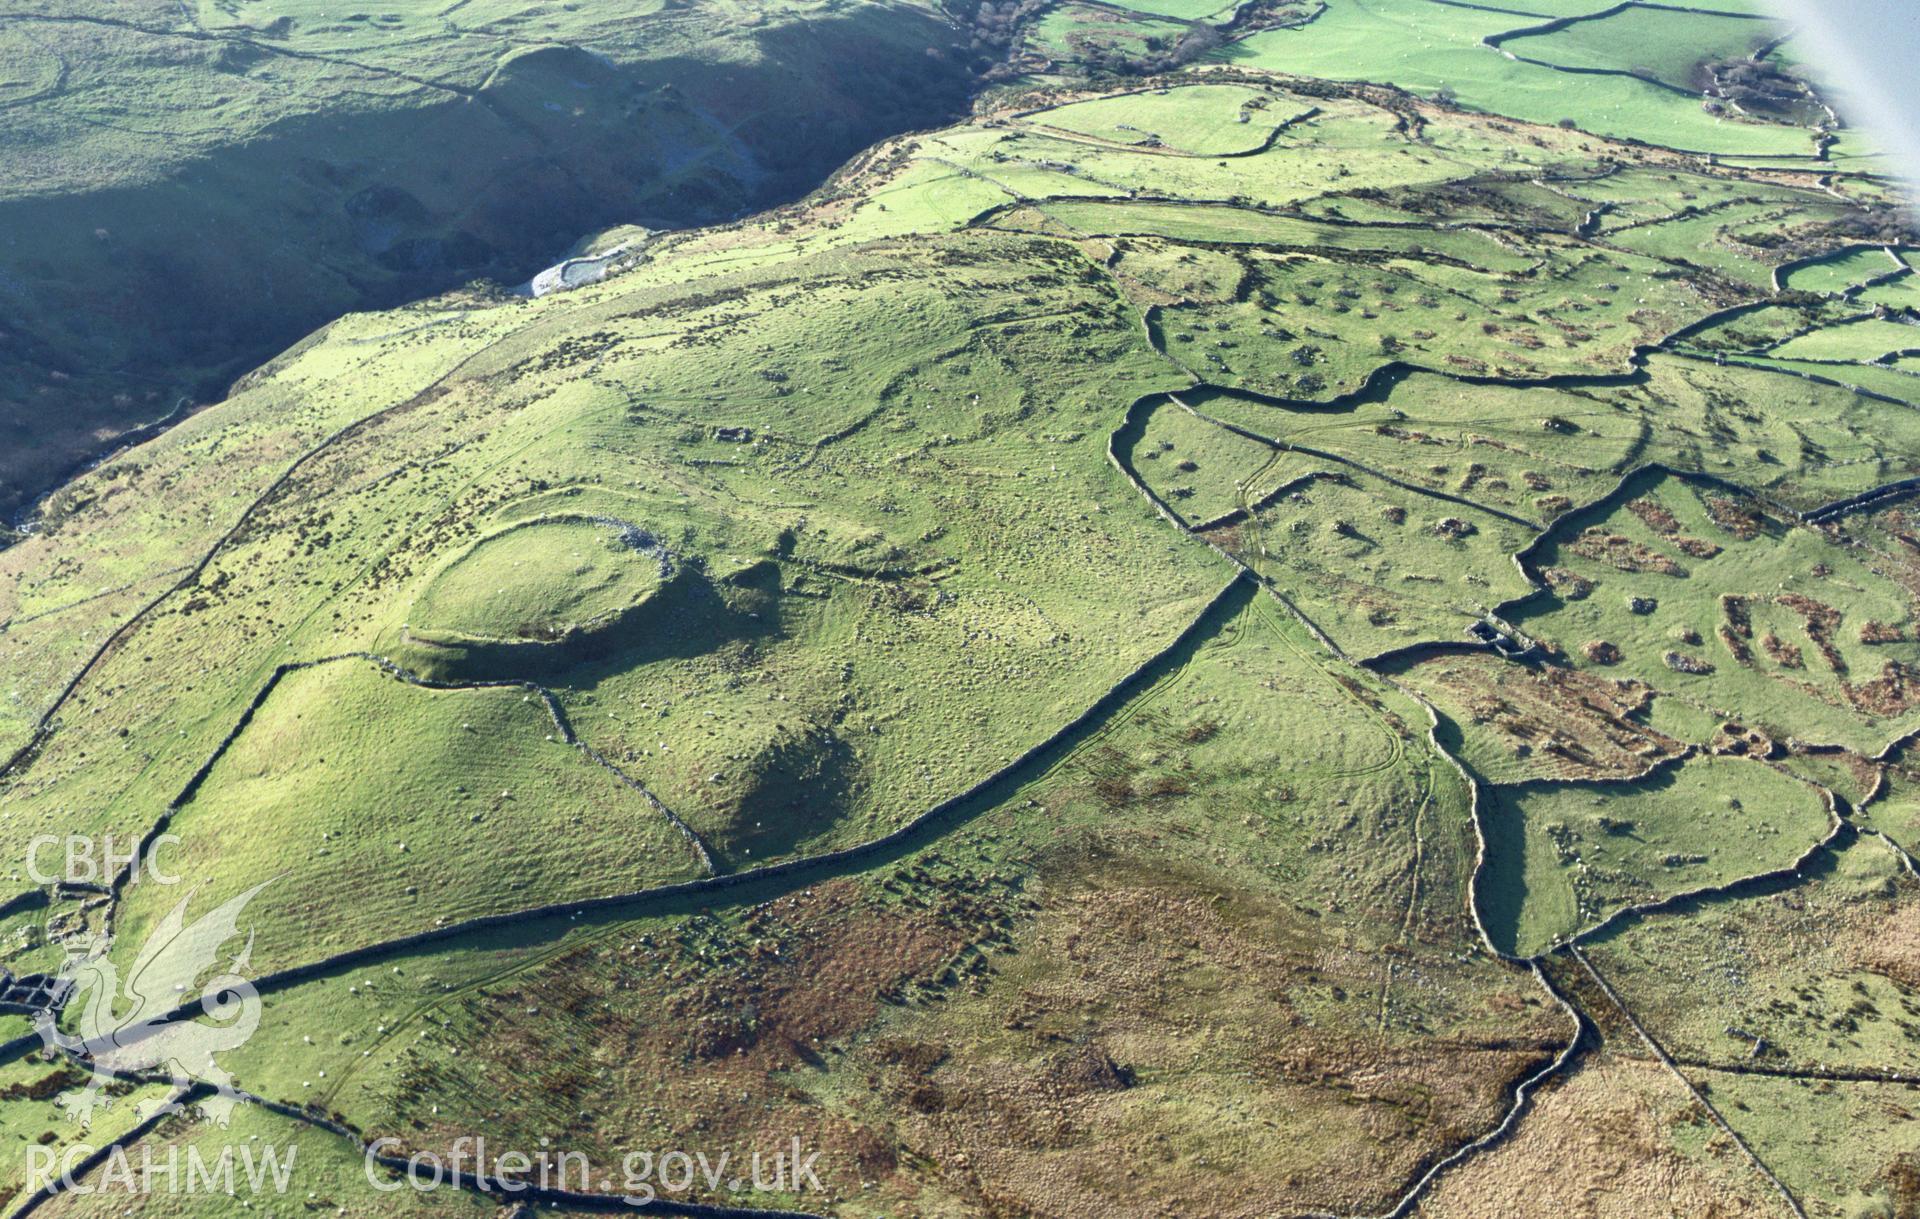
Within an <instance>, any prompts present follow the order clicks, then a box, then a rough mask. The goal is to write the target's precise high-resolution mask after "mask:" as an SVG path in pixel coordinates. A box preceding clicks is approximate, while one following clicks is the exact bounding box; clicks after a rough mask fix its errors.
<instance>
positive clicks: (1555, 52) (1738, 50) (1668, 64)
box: [1501, 7, 1778, 91]
mask: <svg viewBox="0 0 1920 1219" xmlns="http://www.w3.org/2000/svg"><path fill="white" fill-rule="evenodd" d="M1777 37H1778V34H1777V32H1776V30H1775V27H1774V25H1773V23H1772V22H1770V21H1768V20H1766V19H1765V18H1764V17H1763V16H1761V15H1760V14H1755V15H1754V16H1753V17H1747V18H1742V17H1729V16H1722V15H1719V14H1717V13H1709V12H1693V11H1684V10H1681V9H1676V8H1657V7H1630V8H1627V9H1625V10H1623V11H1621V12H1618V13H1614V14H1612V15H1610V16H1605V17H1595V18H1593V19H1591V20H1585V21H1576V22H1573V23H1572V24H1570V25H1565V26H1562V27H1560V28H1559V29H1557V30H1553V31H1552V32H1550V33H1541V34H1529V35H1524V36H1521V37H1518V38H1512V39H1508V40H1507V41H1505V42H1503V43H1502V44H1501V46H1502V48H1503V49H1505V50H1509V51H1512V52H1513V53H1514V54H1516V55H1519V56H1521V57H1522V58H1526V59H1537V60H1540V61H1542V62H1544V63H1548V64H1553V65H1556V66H1559V67H1566V68H1584V69H1599V70H1603V71H1610V72H1621V71H1625V72H1629V73H1632V74H1634V75H1636V76H1644V77H1646V78H1648V79H1652V80H1657V81H1659V82H1660V83H1662V84H1665V85H1670V86H1672V87H1674V88H1676V89H1685V90H1696V91H1697V90H1698V89H1699V87H1700V84H1701V81H1700V79H1699V78H1700V75H1701V73H1700V71H1699V68H1700V65H1701V64H1703V63H1706V62H1710V61H1722V60H1730V59H1744V58H1746V57H1747V56H1749V55H1751V54H1752V53H1753V52H1754V51H1756V50H1758V49H1760V48H1761V47H1762V46H1765V45H1766V44H1767V43H1770V42H1772V41H1774V40H1775V39H1776V38H1777ZM1623 64H1624V65H1625V66H1624V67H1623V66H1622V65H1623ZM1569 84H1571V82H1569Z"/></svg>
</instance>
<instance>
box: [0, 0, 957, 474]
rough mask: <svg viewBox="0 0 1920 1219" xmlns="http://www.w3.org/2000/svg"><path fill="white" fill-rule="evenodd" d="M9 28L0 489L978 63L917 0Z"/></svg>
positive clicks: (918, 112)
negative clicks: (257, 368)
mask: <svg viewBox="0 0 1920 1219" xmlns="http://www.w3.org/2000/svg"><path fill="white" fill-rule="evenodd" d="M329 12H331V16H329ZM4 39H5V43H4V45H5V47H6V48H7V50H6V53H5V57H6V58H7V61H8V63H9V67H10V71H9V73H8V75H9V77H10V79H9V81H8V82H7V83H6V84H5V85H0V107H3V108H0V166H3V167H4V168H5V169H6V171H7V172H6V173H5V174H4V175H0V176H3V177H4V180H5V184H4V185H0V228H4V229H5V230H6V231H7V232H9V233H11V234H14V235H15V238H14V240H13V241H12V242H11V243H10V244H9V245H8V246H7V248H6V250H5V251H4V252H0V330H4V332H5V340H4V343H0V437H4V440H3V441H0V447H4V449H5V456H4V458H3V459H0V508H5V509H11V508H15V507H18V506H19V504H20V501H21V498H22V497H23V496H26V495H30V494H33V493H37V492H39V491H41V490H43V489H44V488H45V487H47V486H48V485H49V484H50V483H52V482H54V481H56V480H58V479H59V478H61V477H63V476H65V475H66V474H67V473H68V471H69V468H70V467H71V466H72V464H73V463H74V462H75V460H76V459H77V458H79V457H80V456H82V455H85V454H89V453H91V452H93V451H95V450H98V449H99V448H100V447H101V445H102V444H103V443H104V442H105V441H106V440H107V439H108V438H109V437H111V436H112V435H113V434H114V433H116V432H119V431H122V430H123V429H126V428H130V427H133V426H135V425H137V424H141V423H145V422H147V421H150V420H154V419H158V418H160V417H163V416H166V415H168V414H169V412H171V411H173V410H174V409H175V407H176V406H177V405H178V404H179V402H180V400H181V399H183V398H184V399H186V400H187V401H188V402H189V403H190V404H192V405H197V404H201V403H205V402H208V401H212V400H215V399H217V398H218V397H219V396H221V392H222V391H223V390H224V388H225V387H226V385H227V383H228V382H230V381H231V380H233V379H234V378H235V377H237V376H239V375H240V374H241V373H243V372H245V371H246V370H247V369H249V368H250V367H252V366H253V365H254V364H256V363H258V362H260V361H261V360H263V359H265V358H266V357H268V356H269V355H271V354H272V353H273V352H274V351H275V350H277V349H279V348H281V347H284V346H286V345H287V344H289V343H291V342H293V341H294V340H295V339H297V338H299V337H300V335H302V334H303V333H305V332H307V331H309V330H312V329H313V328H315V327H317V326H319V325H321V324H323V323H325V322H327V321H329V320H331V319H332V318H334V317H337V316H338V315H340V314H342V313H346V312H349V311H352V310H357V309H366V308H376V307H386V306H391V305H394V304H398V303H400V302H402V301H405V300H408V299H412V298H417V297H420V296H423V295H426V294H429V293H432V292H436V291H441V290H444V289H446V288H449V287H452V286H453V285H456V284H459V283H462V282H465V281H468V280H473V279H477V278H480V277H490V278H493V279H496V280H499V281H502V282H503V283H506V284H514V283H518V282H520V281H522V280H525V279H526V278H528V277H529V276H531V275H532V274H533V273H534V272H535V271H536V270H538V269H539V268H541V267H542V266H544V265H546V264H547V263H549V262H553V261H556V260H557V259H558V258H559V257H560V256H561V254H562V253H564V252H565V251H566V250H567V248H568V247H569V246H571V245H572V244H573V243H574V242H575V241H576V240H577V239H579V238H580V237H581V236H582V235H583V234H586V233H589V232H591V231H592V230H594V229H598V228H602V227H605V226H607V225H611V224H615V223H638V224H642V225H647V226H652V227H676V226H682V225H687V224H694V223H703V222H710V221H713V220H718V219H724V218H727V217H730V216H733V215H737V214H739V213H741V212H743V211H747V210H751V209H753V208H755V207H760V206H765V205H767V204H769V203H772V202H777V201H780V200H784V199H788V198H792V197H794V196H796V195H799V194H802V193H804V192H805V191H806V190H808V189H809V188H810V187H811V186H812V185H813V184H814V183H816V182H817V181H818V180H819V179H820V178H821V176H823V175H824V174H825V173H827V172H829V171H831V170H832V168H833V167H834V166H835V165H837V164H839V163H840V162H841V161H843V160H845V159H846V158H847V157H849V156H851V155H853V154H854V153H855V152H857V151H859V150H860V149H861V148H863V147H865V146H866V145H867V144H870V143H872V142H873V141H874V140H876V139H878V138H880V137H882V136H885V135H888V134H891V133H893V132H896V131H901V130H907V129H912V128H916V127H925V126H929V125H933V124H936V123H939V122H943V121H946V120H948V119H950V118H951V117H952V116H954V115H955V114H957V113H959V112H961V111H962V110H963V109H964V108H965V105H966V99H967V96H968V93H969V91H970V90H971V88H972V87H973V69H974V64H973V63H972V62H971V59H970V53H969V52H968V50H967V48H966V47H965V46H964V38H963V35H962V34H961V32H960V31H959V30H958V29H957V28H956V26H955V24H954V23H953V22H952V21H951V20H949V19H948V18H947V17H946V16H945V15H944V14H943V13H942V12H941V11H940V10H938V9H937V8H935V7H933V6H929V5H916V4H908V3H877V2H873V0H798V2H795V3H785V2H782V3H777V4H765V3H753V4H742V3H735V2H734V0H700V2H699V3H692V4H681V3H666V4H663V3H642V4H635V5H626V6H622V7H621V8H620V10H619V12H618V13H611V12H605V11H601V10H597V9H596V10H586V9H583V8H581V7H579V6H575V7H571V8H568V7H563V6H541V5H531V6H517V5H514V4H511V3H508V4H497V3H494V2H493V0H480V2H479V3H478V4H462V5H459V6H458V7H457V8H449V7H448V6H446V5H444V4H438V5H435V4H416V5H411V6H406V5H403V6H402V7H401V8H399V9H391V10H383V11H381V12H377V13H376V12H363V13H348V12H343V11H341V9H340V7H339V6H333V5H328V4H325V3H315V2H313V0H284V2H283V0H264V2H261V3H248V4H244V5H234V4H225V3H215V2H213V0H209V2H207V3H205V4H200V5H198V6H197V7H196V6H189V5H184V4H177V3H174V2H172V0H143V2H141V3H136V4H133V5H126V4H113V5H101V6H94V7H91V8H90V7H88V6H86V5H81V6H79V7H77V8H76V7H75V6H72V5H56V6H48V7H45V8H44V9H33V8H31V7H30V8H29V10H28V11H26V12H14V13H10V14H9V15H8V17H7V21H6V32H5V34H4Z"/></svg>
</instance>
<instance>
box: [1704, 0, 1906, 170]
mask: <svg viewBox="0 0 1920 1219" xmlns="http://www.w3.org/2000/svg"><path fill="white" fill-rule="evenodd" d="M1773 5H1774V8H1775V9H1776V10H1777V11H1778V12H1779V14H1780V15H1781V16H1782V17H1783V18H1785V19H1786V21H1787V22H1789V23H1790V24H1791V25H1792V26H1793V27H1794V29H1795V30H1796V31H1797V34H1796V36H1795V38H1794V41H1793V50H1794V52H1795V55H1796V57H1797V58H1799V59H1801V60H1802V61H1803V62H1805V63H1806V64H1807V65H1808V66H1809V67H1812V68H1813V69H1814V70H1815V72H1816V74H1817V77H1818V79H1819V81H1820V85H1821V87H1822V88H1823V89H1825V90H1826V91H1827V92H1829V93H1830V94H1831V95H1832V97H1833V101H1834V103H1835V105H1836V106H1837V107H1838V108H1839V109H1840V113H1841V114H1842V116H1843V117H1844V118H1845V119H1846V121H1847V125H1848V126H1850V127H1857V128H1859V129H1860V130H1861V132H1862V133H1863V134H1865V135H1866V136H1867V137H1868V141H1869V143H1871V144H1872V145H1874V146H1876V147H1879V148H1881V149H1884V150H1885V151H1886V152H1887V153H1888V155H1890V156H1891V157H1892V158H1893V159H1894V161H1895V163H1896V168H1897V171H1898V172H1899V173H1900V175H1901V176H1902V177H1904V178H1906V179H1907V180H1908V181H1909V182H1920V118H1917V117H1916V111H1915V102H1916V98H1915V85H1916V84H1920V71H1916V65H1920V3H1916V0H1773ZM1709 7H1710V6H1709Z"/></svg>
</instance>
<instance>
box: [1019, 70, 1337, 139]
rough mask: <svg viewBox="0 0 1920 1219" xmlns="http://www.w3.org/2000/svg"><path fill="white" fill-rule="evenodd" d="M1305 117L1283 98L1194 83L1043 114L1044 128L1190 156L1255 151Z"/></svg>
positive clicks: (1223, 86) (1056, 109) (1290, 101)
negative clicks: (1276, 131) (1288, 124)
mask: <svg viewBox="0 0 1920 1219" xmlns="http://www.w3.org/2000/svg"><path fill="white" fill-rule="evenodd" d="M1305 113H1306V108H1305V107H1304V106H1300V105H1299V104H1297V103H1296V102H1294V101H1293V99H1290V98H1287V97H1285V96H1284V95H1282V96H1279V97H1276V96H1275V95H1273V94H1271V93H1268V92H1266V91H1264V90H1259V89H1249V88H1245V87H1243V86H1239V85H1190V86H1188V87H1186V88H1184V89H1173V90H1169V91H1167V92H1166V93H1136V94H1131V95H1126V96H1121V97H1108V98H1096V99H1094V100H1092V101H1085V102H1075V103H1072V104H1070V105H1066V106H1061V107H1057V108H1055V109H1052V110H1048V111H1046V112H1045V116H1044V117H1045V126H1047V127H1049V128H1058V129H1059V130H1062V131H1068V132H1074V133H1077V134H1080V135H1087V136H1094V137H1097V138H1099V139H1102V140H1107V141H1111V142H1112V143H1115V144H1126V145H1130V146H1133V147H1136V148H1140V147H1152V148H1166V149H1168V150H1170V151H1173V152H1179V153H1186V154H1189V155H1192V156H1221V155H1232V154H1237V153H1245V152H1251V151H1253V150H1255V149H1257V148H1259V147H1261V146H1262V145H1263V144H1265V142H1266V140H1267V137H1268V136H1270V135H1272V133H1273V131H1274V129H1275V128H1277V127H1279V126H1280V125H1281V124H1283V123H1285V122H1287V121H1288V120H1290V119H1294V118H1297V117H1299V116H1301V115H1303V114H1305Z"/></svg>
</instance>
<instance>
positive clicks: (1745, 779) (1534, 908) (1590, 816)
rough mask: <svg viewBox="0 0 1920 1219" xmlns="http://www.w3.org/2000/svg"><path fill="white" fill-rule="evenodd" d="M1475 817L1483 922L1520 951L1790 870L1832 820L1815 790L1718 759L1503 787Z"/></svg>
mask: <svg viewBox="0 0 1920 1219" xmlns="http://www.w3.org/2000/svg"><path fill="white" fill-rule="evenodd" d="M1482 817H1483V824H1484V825H1485V826H1486V833H1487V844H1488V845H1487V849H1488V865H1487V871H1486V872H1485V873H1484V874H1483V876H1482V879H1481V887H1480V890H1479V896H1480V901H1481V908H1482V910H1483V912H1484V914H1485V917H1486V920H1487V923H1488V931H1489V934H1491V935H1492V936H1493V937H1494V942H1495V943H1496V944H1499V945H1501V946H1502V947H1504V948H1507V949H1508V950H1509V951H1515V952H1520V953H1523V954H1527V955H1531V954H1533V953H1537V952H1540V951H1542V950H1544V949H1546V948H1548V947H1550V946H1551V945H1553V944H1555V943H1558V942H1561V941H1564V940H1566V939H1567V938H1568V937H1570V936H1572V935H1574V934H1576V933H1578V932H1581V931H1584V930H1586V929H1587V928H1588V927H1591V926H1593V925H1594V924H1596V923H1598V922H1600V921H1602V920H1604V919H1606V918H1608V917H1609V916H1611V915H1613V914H1615V913H1617V912H1618V911H1620V910H1623V909H1626V908H1627V907H1629V906H1633V905H1636V904H1639V903H1642V902H1647V901H1651V900H1657V899H1659V898H1663V897H1670V896H1672V895H1674V894H1676V893H1685V892H1690V891H1692V890H1695V889H1703V888H1708V887H1711V886H1716V885H1724V884H1727V883H1728V882H1730V881H1733V880H1737V879H1739V878H1740V877H1741V876H1744V875H1747V874H1749V873H1751V872H1755V871H1764V870H1767V869H1769V868H1785V867H1787V866H1789V865H1791V864H1792V863H1793V862H1794V861H1795V860H1796V859H1798V858H1799V857H1800V856H1801V855H1803V854H1805V853H1806V852H1807V851H1808V850H1809V849H1811V848H1812V847H1813V846H1814V844H1815V843H1817V842H1819V841H1820V840H1821V839H1822V838H1824V837H1825V836H1826V833H1827V829H1828V814H1827V809H1826V806H1825V804H1824V803H1823V802H1822V800H1821V798H1820V795H1819V793H1818V792H1817V791H1816V790H1815V789H1814V788H1812V787H1810V786H1808V785H1806V784H1803V783H1800V782H1798V781H1797V780H1795V779H1792V778H1789V777H1788V776H1786V775H1783V774H1781V773H1779V772H1777V771H1775V770H1773V769H1771V768H1769V767H1767V766H1765V765H1763V764H1761V763H1758V762H1752V761H1747V760H1743V759H1742V760H1728V759H1720V758H1702V759H1698V760H1694V761H1689V762H1686V763H1683V764H1681V765H1680V766H1678V767H1677V768H1672V769H1669V770H1663V771H1660V772H1658V773H1657V774H1655V775H1653V776H1651V777H1649V778H1647V779H1643V780H1640V781H1638V782H1634V783H1620V784H1611V785H1604V786H1597V785H1589V784H1529V785H1525V786H1520V787H1512V788H1499V789H1496V790H1495V791H1494V792H1493V793H1492V797H1491V799H1490V801H1489V803H1488V805H1487V807H1486V808H1485V809H1484V810H1483V812H1482Z"/></svg>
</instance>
